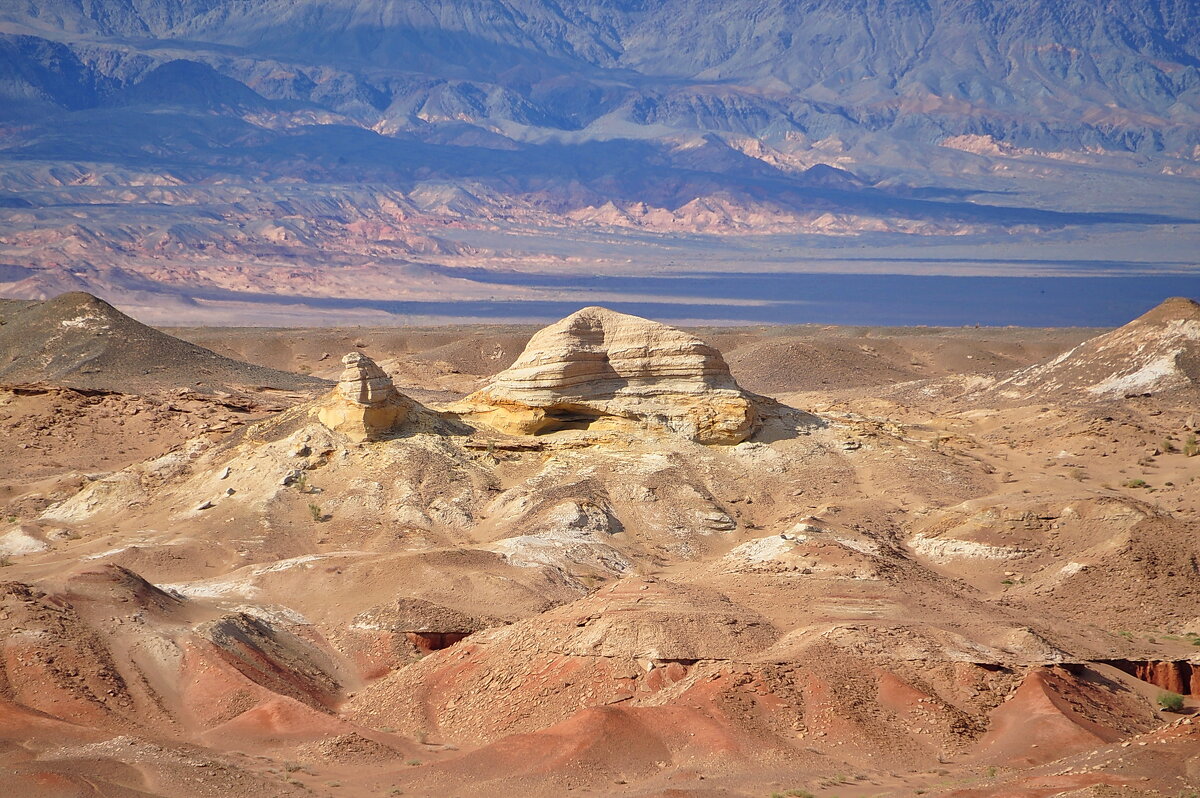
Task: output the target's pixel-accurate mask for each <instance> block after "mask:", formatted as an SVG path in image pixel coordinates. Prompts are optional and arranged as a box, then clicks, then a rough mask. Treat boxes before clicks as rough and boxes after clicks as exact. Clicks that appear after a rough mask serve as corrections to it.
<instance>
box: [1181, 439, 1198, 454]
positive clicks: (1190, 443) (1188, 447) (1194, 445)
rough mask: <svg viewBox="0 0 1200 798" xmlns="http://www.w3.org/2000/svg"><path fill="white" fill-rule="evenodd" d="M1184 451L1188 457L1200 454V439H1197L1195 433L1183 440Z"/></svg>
mask: <svg viewBox="0 0 1200 798" xmlns="http://www.w3.org/2000/svg"><path fill="white" fill-rule="evenodd" d="M1183 453H1184V454H1185V455H1187V456H1188V457H1195V456H1196V455H1197V454H1200V441H1197V440H1196V436H1195V435H1189V436H1187V440H1186V441H1184V442H1183Z"/></svg>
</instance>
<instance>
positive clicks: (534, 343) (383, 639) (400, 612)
mask: <svg viewBox="0 0 1200 798" xmlns="http://www.w3.org/2000/svg"><path fill="white" fill-rule="evenodd" d="M0 385H2V387H0V566H2V567H0V785H2V787H0V794H3V795H5V796H8V795H11V796H22V798H24V796H29V797H30V798H51V797H53V798H60V797H61V798H66V797H67V796H71V797H72V798H74V796H112V797H113V798H133V797H134V796H139V797H141V796H172V797H175V796H179V797H180V798H185V797H186V798H191V797H192V796H242V795H247V796H249V795H254V796H297V797H300V796H322V798H324V797H325V796H346V797H347V798H360V797H362V798H365V797H366V796H399V795H413V796H426V795H428V796H453V795H458V796H468V795H495V796H562V795H573V794H592V795H619V796H714V797H715V796H763V797H764V798H765V797H766V796H773V795H778V796H793V797H802V796H820V798H833V796H840V798H859V797H860V796H861V797H864V798H865V796H910V795H931V796H932V795H937V796H954V797H955V798H985V797H986V796H994V797H995V798H1000V796H1047V797H1048V796H1078V797H1079V798H1084V797H1085V796H1087V797H1088V798H1092V797H1094V798H1101V796H1121V797H1124V796H1128V797H1129V798H1149V797H1150V796H1171V798H1187V796H1192V797H1193V798H1194V796H1196V795H1198V794H1200V714H1198V713H1197V708H1198V707H1200V515H1198V513H1200V484H1198V482H1197V478H1198V477H1200V457H1197V456H1196V455H1197V453H1198V448H1200V447H1198V443H1197V435H1198V434H1200V412H1198V410H1200V403H1198V402H1197V399H1198V398H1200V305H1197V304H1196V302H1195V301H1193V300H1191V299H1187V298H1180V297H1176V298H1165V297H1164V298H1163V302H1162V303H1161V304H1159V305H1157V306H1156V307H1147V308H1146V313H1145V315H1143V316H1140V317H1139V318H1136V319H1130V320H1129V323H1128V324H1126V325H1124V326H1122V327H1119V328H1117V329H1082V328H1041V329H1035V328H1017V327H1005V328H999V327H975V326H971V327H958V328H937V327H920V328H917V327H909V328H902V327H893V328H882V327H853V328H852V327H834V326H823V325H795V326H736V327H710V328H687V329H683V330H680V329H676V328H673V327H669V326H666V325H663V324H660V323H658V322H655V321H653V320H648V319H641V318H638V317H635V316H629V315H625V314H621V313H616V312H613V311H610V310H606V309H604V308H596V307H592V308H582V309H580V310H578V311H577V312H575V313H572V314H571V315H569V316H567V317H566V318H564V319H563V320H561V321H559V322H556V323H554V324H551V325H549V326H546V327H539V326H538V325H514V324H504V325H500V324H492V325H459V326H442V327H339V328H329V327H314V328H303V329H302V328H288V329H283V328H235V327H221V328H217V327H210V328H201V327H189V328H168V327H161V328H151V327H147V326H144V325H142V324H140V323H139V322H137V321H135V320H133V319H132V318H130V317H129V316H127V315H125V314H123V313H121V312H119V311H118V310H116V309H115V308H113V307H112V306H111V305H108V304H107V303H105V302H103V301H101V300H98V299H96V298H95V297H93V296H90V295H88V294H84V293H70V294H64V295H61V296H58V297H56V298H53V299H49V300H46V301H42V302H38V301H16V300H10V301H9V300H6V301H2V302H0Z"/></svg>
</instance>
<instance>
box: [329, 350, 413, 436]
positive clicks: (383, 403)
mask: <svg viewBox="0 0 1200 798" xmlns="http://www.w3.org/2000/svg"><path fill="white" fill-rule="evenodd" d="M342 365H343V366H344V367H345V368H344V369H343V370H342V375H341V377H340V378H338V384H337V387H336V388H334V390H333V391H332V392H330V393H329V394H328V395H327V396H326V397H325V399H323V400H322V401H321V403H320V404H319V405H318V407H317V418H318V419H320V421H321V423H322V424H324V425H325V426H327V427H329V428H330V429H333V430H337V431H338V432H341V433H342V434H344V435H346V436H347V437H349V438H351V439H353V440H357V441H364V440H374V439H377V438H380V437H382V436H384V435H387V434H388V433H390V432H394V431H395V430H396V429H398V428H399V427H400V425H401V424H403V423H404V421H405V419H406V418H408V413H409V410H410V405H411V402H410V401H409V400H408V399H407V398H406V397H405V396H404V395H403V394H401V393H400V392H399V391H397V390H396V386H395V385H393V384H392V378H391V377H389V376H388V375H387V372H385V371H384V370H383V369H381V368H380V367H379V366H378V365H377V364H376V363H375V361H374V360H372V359H371V358H369V357H367V356H366V355H364V354H363V353H362V352H351V353H350V354H348V355H346V356H345V357H343V358H342Z"/></svg>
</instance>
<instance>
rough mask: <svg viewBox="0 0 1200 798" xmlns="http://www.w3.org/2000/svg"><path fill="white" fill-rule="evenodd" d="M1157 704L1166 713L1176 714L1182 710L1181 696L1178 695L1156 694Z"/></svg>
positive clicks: (1168, 693)
mask: <svg viewBox="0 0 1200 798" xmlns="http://www.w3.org/2000/svg"><path fill="white" fill-rule="evenodd" d="M1158 704H1159V706H1161V707H1162V708H1163V709H1165V710H1167V711H1168V712H1178V711H1179V710H1181V709H1183V696H1181V695H1180V694H1179V693H1171V692H1162V693H1159V694H1158Z"/></svg>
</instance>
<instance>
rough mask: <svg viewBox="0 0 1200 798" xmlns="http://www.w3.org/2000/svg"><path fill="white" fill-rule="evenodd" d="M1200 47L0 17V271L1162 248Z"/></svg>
mask: <svg viewBox="0 0 1200 798" xmlns="http://www.w3.org/2000/svg"><path fill="white" fill-rule="evenodd" d="M1197 31H1200V6H1197V4H1196V3H1194V2H1190V1H1188V0H1174V1H1173V2H1154V3H1149V4H1134V5H1129V4H1121V3H1115V2H1110V3H1085V2H1049V1H1048V0H1032V1H1030V2H1022V3H1007V2H966V0H946V1H939V0H933V1H931V2H916V1H915V0H912V1H909V2H894V3H872V2H860V1H859V0H818V1H816V2H784V3H780V2H761V0H736V1H735V2H727V3H720V4H716V3H711V2H707V0H667V1H666V2H659V3H645V2H617V1H613V0H593V1H592V2H576V3H566V4H559V3H554V2H549V0H514V1H513V2H502V1H501V0H441V1H436V0H435V1H434V2H427V3H421V4H416V3H406V2H383V1H382V0H301V1H300V2H294V1H293V0H243V1H242V2H237V3H227V2H216V1H215V0H198V1H197V2H189V1H187V0H113V2H103V3H95V2H84V1H83V0H79V1H78V2H74V1H71V0H49V1H43V0H39V2H25V3H15V4H13V3H10V4H7V5H6V7H5V8H3V9H0V121H3V123H4V125H5V127H4V133H3V139H2V141H0V190H3V191H5V192H6V194H5V196H6V205H13V204H19V203H20V202H28V203H32V204H33V205H35V206H37V207H38V208H39V211H38V212H37V213H35V214H32V215H31V214H29V213H26V214H23V215H22V214H16V213H9V214H7V215H6V216H5V218H4V219H3V220H0V231H3V232H5V233H6V235H5V237H4V244H3V245H4V246H5V247H6V253H7V256H6V257H5V260H6V261H8V262H13V263H18V262H19V263H21V264H23V265H25V264H28V265H29V266H33V267H37V266H39V265H49V264H50V263H54V264H59V265H61V264H64V263H66V264H74V265H86V266H89V267H95V268H99V269H100V270H101V271H106V270H107V269H108V268H109V267H110V266H111V265H112V263H114V262H115V261H114V255H113V253H114V252H116V253H120V254H121V257H122V258H126V260H124V261H123V263H124V265H123V267H122V268H127V269H132V270H133V271H135V272H137V273H139V274H141V275H143V276H145V275H146V274H147V267H145V266H144V265H138V264H134V263H132V262H130V261H129V260H128V258H134V259H139V258H143V257H144V256H145V255H146V252H147V248H148V247H149V248H150V249H153V247H154V246H157V243H155V244H147V243H146V242H147V241H149V242H161V241H163V240H164V238H165V239H172V238H173V239H175V240H182V241H186V242H189V243H188V245H187V247H185V249H186V252H185V253H183V254H185V255H187V256H191V255H194V254H195V252H196V251H197V247H199V246H200V245H201V244H204V245H205V246H207V247H208V248H210V249H211V250H213V251H220V252H221V253H223V255H224V256H226V257H236V258H238V259H241V260H244V261H246V263H245V266H244V269H247V270H253V269H258V268H259V267H260V263H261V258H262V256H263V255H264V254H265V253H266V252H268V251H270V252H273V253H274V254H276V255H280V256H283V257H286V258H291V259H294V258H301V259H302V260H304V261H305V262H312V261H314V260H315V259H327V258H328V257H330V253H339V255H338V257H346V258H349V259H351V260H355V261H356V262H357V261H358V260H359V259H361V258H362V257H363V256H365V255H373V256H381V255H387V256H389V257H392V258H398V259H402V260H403V259H411V258H412V257H414V256H422V257H424V256H427V255H429V254H430V253H434V254H437V253H441V254H443V255H444V254H447V253H450V254H452V255H454V256H456V257H457V256H461V255H462V254H463V253H465V252H471V253H474V255H476V256H478V258H477V259H476V260H475V261H473V262H472V264H471V265H488V263H489V262H491V261H489V260H488V259H489V258H493V256H500V257H504V255H503V252H502V251H501V250H503V246H501V247H500V248H499V249H497V248H496V247H494V246H491V245H488V246H484V247H480V246H479V244H478V243H477V242H475V241H473V240H472V241H465V240H457V239H461V236H458V234H456V233H453V231H454V230H459V229H462V228H463V226H464V225H466V226H468V227H473V228H474V227H478V226H479V225H480V224H485V226H488V228H489V229H492V230H495V229H497V228H496V225H497V224H499V225H501V226H505V225H511V224H519V225H523V226H526V227H533V228H537V229H539V230H543V231H544V230H547V229H548V228H553V229H558V228H560V227H561V226H562V225H564V224H569V225H571V226H572V227H573V228H575V229H588V230H597V231H608V232H607V233H605V234H609V233H612V232H614V231H615V232H618V233H620V234H621V235H624V234H625V233H624V232H623V231H629V230H644V231H650V232H653V233H656V234H657V233H671V234H676V233H689V234H702V235H716V236H729V235H762V234H774V235H779V234H797V233H798V234H812V235H820V236H829V235H833V236H838V237H845V236H861V235H864V234H883V233H889V234H891V233H896V234H901V235H904V236H921V237H926V238H928V237H930V236H942V235H953V236H962V235H968V234H971V235H974V234H984V235H989V236H994V235H997V234H1001V235H1005V236H1007V235H1010V234H1012V233H1014V232H1020V231H1025V232H1030V231H1042V232H1044V231H1047V230H1061V229H1065V228H1067V227H1071V226H1077V225H1084V226H1087V227H1089V228H1090V227H1094V226H1096V225H1106V224H1112V223H1114V222H1118V221H1120V222H1132V223H1135V224H1143V225H1144V224H1160V223H1162V224H1169V223H1171V222H1177V221H1180V220H1185V219H1190V218H1191V216H1192V215H1194V207H1195V203H1194V199H1195V197H1196V194H1197V192H1196V188H1195V182H1194V181H1195V180H1196V179H1197V177H1198V176H1200V164H1197V157H1198V153H1200V70H1198V66H1200V35H1198V34H1197ZM814 167H819V168H820V169H822V170H826V171H824V172H820V171H813V168H814ZM830 170H836V171H830ZM1164 176H1165V177H1164ZM82 185H87V186H92V187H93V188H94V189H95V188H96V187H100V186H108V187H110V190H107V191H105V190H98V189H97V190H91V189H89V190H87V191H83V190H79V189H76V188H68V187H77V186H82ZM147 185H158V186H167V185H169V186H171V187H172V188H171V189H170V190H169V191H157V192H151V193H154V194H155V196H154V197H149V196H147V191H146V189H145V187H146V186H147ZM235 185H237V186H239V188H238V189H237V190H236V191H234V190H233V189H232V188H231V187H232V186H235ZM283 185H286V186H287V188H286V189H284V188H282V186H283ZM121 186H124V187H126V188H125V190H118V189H117V187H121ZM268 186H272V187H273V188H267V187H268ZM305 187H308V191H306V190H305ZM333 187H336V189H335V188H333ZM381 192H382V193H383V194H386V195H387V196H388V199H387V200H386V201H385V202H383V203H382V204H381V202H380V197H381ZM85 195H86V196H85ZM284 195H286V198H285V196H284ZM450 195H453V196H454V197H455V199H453V200H446V201H444V202H443V201H442V200H436V201H432V203H431V202H430V197H448V196H450ZM447 203H448V204H447ZM68 205H69V206H78V205H83V206H86V207H87V208H88V210H87V211H86V216H87V217H88V218H87V219H85V220H83V221H81V220H80V217H79V215H78V212H76V211H72V212H71V214H64V213H61V212H59V211H55V210H51V209H53V208H63V207H66V206H68ZM101 208H103V209H104V210H101ZM167 209H170V210H169V211H168V210H167ZM1097 212H1099V214H1098V213H1097ZM1137 212H1149V215H1145V214H1144V213H1143V214H1142V215H1140V216H1139V215H1137ZM168 215H169V216H170V218H169V219H168V218H167V216H168ZM264 219H273V220H275V221H276V222H277V223H278V224H279V225H282V226H283V228H284V231H283V232H280V231H279V230H276V229H275V228H272V230H271V231H269V232H268V233H266V234H264V233H263V232H262V230H263V228H262V223H263V220H264ZM288 219H294V222H291V221H288ZM322 220H325V221H324V222H323V221H322ZM322 224H324V226H325V228H326V229H317V228H320V227H321V226H322ZM80 227H82V228H84V230H80V229H78V228H80ZM302 228H303V229H302ZM288 231H290V232H288ZM554 235H557V233H555V234H554ZM447 236H450V237H451V238H455V239H456V240H454V241H449V240H447ZM347 237H350V238H355V242H354V243H353V244H348V243H347V240H346V239H347ZM64 241H74V242H75V243H74V244H71V245H67V244H64V243H63V242H64ZM386 242H391V243H386ZM300 245H303V246H304V247H306V248H307V249H306V251H305V252H304V253H300V252H297V251H296V247H297V246H300ZM640 245H641V244H639V246H640ZM46 246H50V247H51V248H52V249H53V252H52V253H50V254H47V252H46ZM281 246H282V249H281ZM720 246H724V244H719V245H718V247H720ZM101 253H103V254H101ZM593 255H594V253H591V252H590V251H589V254H588V257H592V256H593ZM731 257H733V256H732V255H731ZM255 258H257V260H255ZM116 260H121V258H117V259H116ZM375 262H377V260H376V261H375ZM160 268H161V266H158V267H155V269H151V271H156V270H157V269H160ZM205 271H206V272H207V271H208V270H207V269H206V270H205ZM37 277H38V279H39V280H41V282H42V283H46V284H47V285H48V284H49V283H48V282H47V281H50V282H54V283H55V285H56V286H57V287H58V288H61V287H62V279H61V276H59V277H55V278H54V279H53V280H51V278H50V277H48V276H46V275H44V274H41V275H37ZM210 278H211V274H206V275H205V277H204V278H202V279H201V280H200V282H201V283H203V282H204V281H205V280H206V279H210ZM150 279H151V281H160V280H161V279H162V278H161V275H156V276H151V277H150ZM211 279H215V278H211ZM35 282H37V281H36V280H35ZM85 282H86V286H84V287H91V288H93V289H95V290H99V291H101V292H102V293H103V292H104V291H106V290H109V289H111V288H112V286H113V285H114V284H115V283H114V281H113V280H112V279H109V278H107V277H106V278H105V279H103V280H102V279H99V278H92V279H90V281H85ZM252 282H253V281H252ZM214 284H219V285H220V287H221V290H223V291H229V290H238V291H247V290H255V291H261V292H263V293H268V294H270V293H277V292H278V291H277V289H278V288H279V279H278V278H277V277H263V278H262V280H261V281H258V282H257V283H256V284H255V285H253V286H252V285H247V284H241V285H238V286H236V287H235V286H234V285H233V283H230V282H229V281H227V280H224V278H222V279H221V280H216V283H214ZM0 288H3V284H0ZM343 288H346V287H345V286H343ZM362 289H364V286H363V285H361V284H360V285H359V286H358V287H357V288H356V289H355V290H349V291H348V293H347V290H343V291H342V292H341V294H340V295H347V296H352V295H356V294H355V291H357V290H362ZM4 290H5V291H6V292H8V293H14V292H15V293H18V294H21V295H23V296H34V295H37V296H43V295H47V294H48V292H49V291H48V289H46V290H41V289H38V288H36V287H31V286H30V285H24V286H17V287H15V288H12V287H9V288H5V289H4ZM39 290H41V293H38V291H39ZM389 290H391V289H389ZM314 292H315V293H320V294H328V293H330V292H334V293H337V289H335V287H334V286H333V285H331V284H330V283H329V282H328V281H327V280H326V281H324V282H323V283H322V288H321V289H320V290H316V289H315V288H314ZM357 295H362V294H357Z"/></svg>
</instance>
